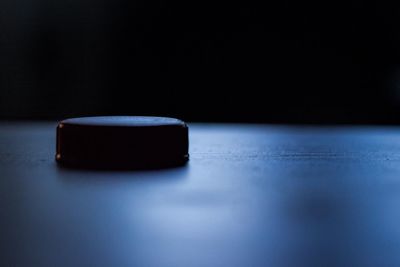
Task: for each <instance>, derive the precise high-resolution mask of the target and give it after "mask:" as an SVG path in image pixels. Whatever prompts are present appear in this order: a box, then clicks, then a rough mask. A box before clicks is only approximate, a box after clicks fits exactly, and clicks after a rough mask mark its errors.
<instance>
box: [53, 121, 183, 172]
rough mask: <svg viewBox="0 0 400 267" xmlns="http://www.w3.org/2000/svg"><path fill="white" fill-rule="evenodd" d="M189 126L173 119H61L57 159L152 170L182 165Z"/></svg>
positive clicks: (79, 164)
mask: <svg viewBox="0 0 400 267" xmlns="http://www.w3.org/2000/svg"><path fill="white" fill-rule="evenodd" d="M188 148H189V140H188V127H187V125H186V123H184V122H183V121H181V120H178V119H174V118H164V117H139V116H106V117H83V118H73V119H67V120H63V121H61V122H60V123H59V124H58V126H57V149H56V160H57V162H58V163H60V164H62V165H64V166H69V167H80V168H100V169H149V168H163V167H171V166H178V165H183V164H184V163H186V161H187V160H188V158H189V154H188Z"/></svg>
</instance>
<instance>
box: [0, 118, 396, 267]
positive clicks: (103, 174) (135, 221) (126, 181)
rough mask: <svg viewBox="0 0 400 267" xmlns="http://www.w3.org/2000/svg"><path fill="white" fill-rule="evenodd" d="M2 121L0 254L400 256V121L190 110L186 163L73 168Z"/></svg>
mask: <svg viewBox="0 0 400 267" xmlns="http://www.w3.org/2000/svg"><path fill="white" fill-rule="evenodd" d="M55 127H56V123H7V122H3V123H1V126H0V217H1V220H0V234H1V239H0V240H1V241H0V242H1V243H0V246H1V247H0V249H1V257H0V265H1V266H171V267H172V266H173V267H178V266H185V267H191V266H277V267H281V266H282V267H283V266H285V267H286V266H293V267H299V266H339V267H343V266H400V254H399V253H398V250H399V247H400V230H399V225H400V216H399V215H400V214H399V213H400V209H399V204H400V194H399V193H400V128H395V127H392V128H385V127H379V128H378V127H324V128H318V127H299V126H263V125H239V124H238V125H223V124H189V127H190V129H191V132H190V155H191V159H190V161H189V163H188V164H187V165H186V166H184V167H181V168H174V169H165V170H158V171H120V172H111V171H80V170H67V169H62V168H59V167H58V166H57V164H56V163H55V161H54V153H55Z"/></svg>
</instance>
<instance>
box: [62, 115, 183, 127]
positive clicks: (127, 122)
mask: <svg viewBox="0 0 400 267" xmlns="http://www.w3.org/2000/svg"><path fill="white" fill-rule="evenodd" d="M61 123H62V124H72V125H90V126H139V127H141V126H143V127H145V126H165V125H182V126H183V125H185V123H184V122H183V121H181V120H178V119H175V118H168V117H151V116H96V117H81V118H72V119H66V120H63V121H61Z"/></svg>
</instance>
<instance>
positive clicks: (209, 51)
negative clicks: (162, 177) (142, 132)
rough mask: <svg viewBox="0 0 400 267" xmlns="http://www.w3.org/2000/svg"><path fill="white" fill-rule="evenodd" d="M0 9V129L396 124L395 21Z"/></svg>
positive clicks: (127, 4)
mask: <svg viewBox="0 0 400 267" xmlns="http://www.w3.org/2000/svg"><path fill="white" fill-rule="evenodd" d="M265 2H266V3H263V4H261V2H257V1H241V2H239V1H238V2H229V3H221V2H218V3H217V2H215V1H182V2H176V1H145V0H140V1H128V0H113V1H111V0H108V1H105V0H96V1H95V0H59V1H53V0H2V1H0V118H3V119H12V118H28V119H58V118H64V117H71V116H82V115H105V114H128V115H135V114H138V115H139V114H140V115H146V114H147V115H164V116H175V117H179V118H182V119H185V120H194V121H251V122H300V123H301V122H314V123H335V122H349V123H398V122H400V117H399V115H400V113H399V110H400V109H399V102H400V66H399V51H400V46H399V44H400V31H399V30H400V23H399V18H400V16H399V15H400V12H399V9H398V7H397V6H394V4H387V3H383V2H381V3H367V2H363V1H353V0H351V1H346V2H345V3H340V2H337V1H315V2H311V1H295V0H286V1H265Z"/></svg>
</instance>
